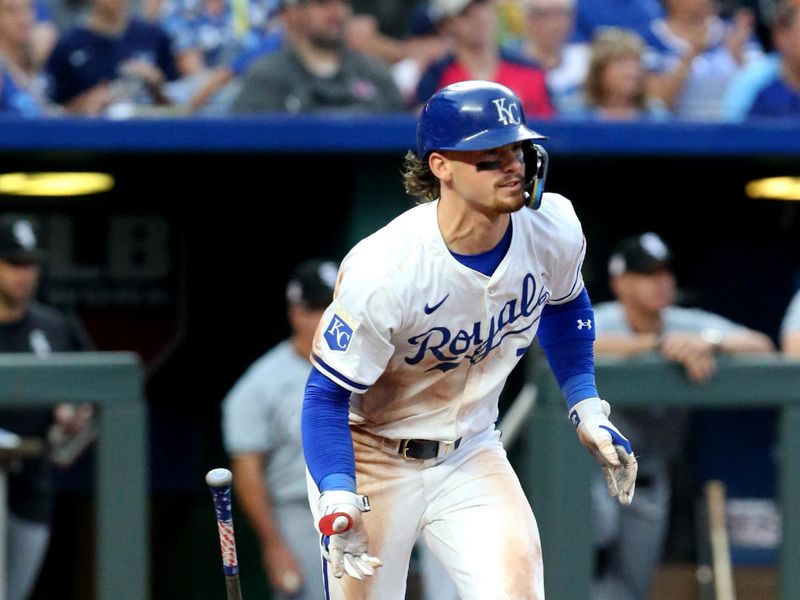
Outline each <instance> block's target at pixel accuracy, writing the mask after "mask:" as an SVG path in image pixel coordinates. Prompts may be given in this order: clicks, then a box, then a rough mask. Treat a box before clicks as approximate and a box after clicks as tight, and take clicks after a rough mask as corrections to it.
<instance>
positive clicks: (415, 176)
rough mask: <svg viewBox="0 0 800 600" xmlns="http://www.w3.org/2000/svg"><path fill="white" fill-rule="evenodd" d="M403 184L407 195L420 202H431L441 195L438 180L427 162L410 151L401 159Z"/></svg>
mask: <svg viewBox="0 0 800 600" xmlns="http://www.w3.org/2000/svg"><path fill="white" fill-rule="evenodd" d="M403 184H404V185H405V188H406V193H407V194H409V195H411V196H415V197H417V198H419V199H420V200H421V201H422V202H432V201H433V200H436V199H437V198H438V197H439V194H440V193H441V186H440V184H439V179H438V178H437V177H436V175H434V174H433V173H432V172H431V169H430V167H429V166H428V161H427V160H423V159H421V158H420V157H419V156H417V155H416V154H414V153H413V152H412V151H411V150H409V151H408V152H407V153H406V156H405V158H404V159H403Z"/></svg>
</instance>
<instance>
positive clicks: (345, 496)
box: [318, 490, 383, 579]
mask: <svg viewBox="0 0 800 600" xmlns="http://www.w3.org/2000/svg"><path fill="white" fill-rule="evenodd" d="M368 510H369V502H368V501H367V500H366V497H365V496H359V495H357V494H354V493H353V492H348V491H346V490H332V491H330V492H324V493H323V494H322V496H320V498H319V514H320V519H319V524H318V527H319V530H320V533H322V535H323V555H324V556H325V560H327V561H328V562H329V563H330V564H331V570H332V571H333V576H334V577H336V578H341V577H342V575H344V574H345V573H347V574H348V575H349V576H350V577H353V578H355V579H364V578H365V577H368V576H370V575H374V574H375V569H377V568H378V567H380V566H383V563H382V562H381V560H380V559H379V558H378V557H377V556H372V555H370V554H369V551H368V542H369V540H368V537H367V530H366V527H364V521H363V519H362V518H361V513H362V512H367V511H368Z"/></svg>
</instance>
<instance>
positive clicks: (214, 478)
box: [206, 469, 233, 488]
mask: <svg viewBox="0 0 800 600" xmlns="http://www.w3.org/2000/svg"><path fill="white" fill-rule="evenodd" d="M232 482H233V474H232V473H231V472H230V471H229V470H228V469H211V470H210V471H209V472H208V473H206V483H207V484H208V485H209V486H210V487H218V488H221V487H227V486H229V485H231V483H232Z"/></svg>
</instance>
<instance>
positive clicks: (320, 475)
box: [301, 368, 356, 492]
mask: <svg viewBox="0 0 800 600" xmlns="http://www.w3.org/2000/svg"><path fill="white" fill-rule="evenodd" d="M349 405H350V391H349V390H346V389H344V388H343V387H341V386H339V385H337V384H336V383H334V382H333V381H331V380H330V379H328V378H327V377H325V375H323V374H322V373H320V372H319V371H317V369H316V368H313V369H311V374H310V375H309V376H308V381H307V382H306V392H305V397H304V399H303V418H302V426H301V428H302V432H303V452H304V454H305V458H306V465H307V466H308V470H309V472H310V473H311V477H312V478H313V479H314V481H315V482H316V484H317V487H318V488H319V491H320V492H325V491H328V490H348V491H351V492H355V491H356V460H355V455H354V454H353V438H352V436H351V435H350V425H349V423H348V421H349V420H348V407H349Z"/></svg>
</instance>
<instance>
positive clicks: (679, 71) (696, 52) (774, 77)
mask: <svg viewBox="0 0 800 600" xmlns="http://www.w3.org/2000/svg"><path fill="white" fill-rule="evenodd" d="M798 13H800V6H798V4H797V3H796V2H792V1H791V0H772V1H760V2H749V0H729V1H727V2H715V1H714V0H660V1H659V0H630V1H629V0H625V1H622V0H615V1H614V2H602V3H598V2H592V1H591V0H427V1H425V0H421V1H417V2H404V1H400V0H393V1H389V0H387V1H384V2H372V1H369V0H0V115H3V116H9V115H10V116H18V117H25V118H35V117H53V116H55V117H58V116H72V115H83V116H99V117H106V118H130V117H137V116H186V115H198V116H202V115H214V116H224V115H231V114H245V113H246V114H257V113H263V112H275V111H278V112H286V113H300V112H303V113H307V112H322V111H362V112H409V113H411V112H414V111H415V110H416V109H417V108H418V107H419V106H420V105H421V104H422V103H423V102H424V101H425V100H426V99H427V98H428V97H430V96H431V95H432V94H433V93H434V92H435V91H436V90H437V89H439V88H441V87H443V86H444V85H447V84H449V83H453V82H455V81H460V80H465V79H489V80H494V81H498V82H500V83H503V84H506V85H508V86H509V87H511V88H512V89H514V90H515V91H516V92H517V94H518V95H520V97H521V98H522V100H523V103H524V104H525V108H526V112H527V114H528V117H529V118H536V119H549V118H562V119H594V120H598V119H599V120H618V121H622V120H625V121H630V120H658V121H661V120H668V119H685V120H694V121H705V122H721V121H742V120H745V119H749V118H755V117H758V118H764V117H771V118H775V117H784V118H786V117H795V116H797V115H798V114H800V17H798Z"/></svg>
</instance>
